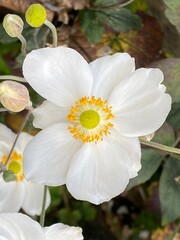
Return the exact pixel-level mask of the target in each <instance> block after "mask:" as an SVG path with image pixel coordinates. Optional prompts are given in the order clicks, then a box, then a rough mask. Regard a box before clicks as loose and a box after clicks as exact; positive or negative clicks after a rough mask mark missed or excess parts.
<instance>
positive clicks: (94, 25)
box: [79, 10, 104, 44]
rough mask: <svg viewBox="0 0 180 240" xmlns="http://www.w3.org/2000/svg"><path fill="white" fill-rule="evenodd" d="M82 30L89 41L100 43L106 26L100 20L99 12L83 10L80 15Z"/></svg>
mask: <svg viewBox="0 0 180 240" xmlns="http://www.w3.org/2000/svg"><path fill="white" fill-rule="evenodd" d="M79 19H80V23H81V30H82V32H83V34H84V35H85V36H86V37H87V39H88V41H89V43H91V44H95V43H98V42H99V41H100V39H101V37H102V35H103V32H104V27H103V26H102V24H101V23H100V22H99V20H98V18H97V14H96V13H95V12H94V11H91V10H84V11H81V13H80V15H79Z"/></svg>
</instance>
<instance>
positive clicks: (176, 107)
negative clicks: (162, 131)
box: [167, 102, 180, 129]
mask: <svg viewBox="0 0 180 240" xmlns="http://www.w3.org/2000/svg"><path fill="white" fill-rule="evenodd" d="M167 121H168V122H169V124H170V125H171V126H172V127H174V128H175V129H180V102H178V103H173V104H172V109H171V111H170V113H169V115H168V118H167Z"/></svg>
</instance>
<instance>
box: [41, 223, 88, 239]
mask: <svg viewBox="0 0 180 240" xmlns="http://www.w3.org/2000/svg"><path fill="white" fill-rule="evenodd" d="M44 232H45V236H46V240H82V239H83V236H82V229H81V228H80V227H70V226H68V225H65V224H62V223H57V224H54V225H52V226H50V227H45V228H44Z"/></svg>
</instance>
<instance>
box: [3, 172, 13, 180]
mask: <svg viewBox="0 0 180 240" xmlns="http://www.w3.org/2000/svg"><path fill="white" fill-rule="evenodd" d="M3 179H4V181H5V182H11V181H15V180H16V176H15V175H14V172H13V171H11V170H6V171H4V172H3Z"/></svg>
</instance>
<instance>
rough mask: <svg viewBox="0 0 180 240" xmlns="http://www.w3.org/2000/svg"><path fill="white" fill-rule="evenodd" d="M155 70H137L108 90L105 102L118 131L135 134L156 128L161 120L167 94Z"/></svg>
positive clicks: (166, 107)
mask: <svg viewBox="0 0 180 240" xmlns="http://www.w3.org/2000/svg"><path fill="white" fill-rule="evenodd" d="M162 80H163V74H162V72H161V71H160V70H159V69H143V68H141V69H138V70H136V71H135V72H134V73H133V74H132V75H131V76H130V77H128V78H125V79H124V80H123V81H122V82H120V83H119V85H118V86H117V87H116V88H115V89H114V90H113V91H112V93H111V96H110V98H109V104H110V105H112V106H113V112H114V113H115V119H114V123H115V125H116V127H117V128H118V129H119V133H120V134H123V135H126V136H131V137H137V136H143V135H147V134H150V133H152V132H154V131H156V130H157V129H158V128H159V127H160V126H161V125H162V124H163V122H164V121H165V119H166V117H167V115H168V113H169V111H170V108H171V97H170V96H169V95H168V94H166V93H164V92H165V89H166V88H165V87H164V85H161V84H160V83H161V82H162Z"/></svg>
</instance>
